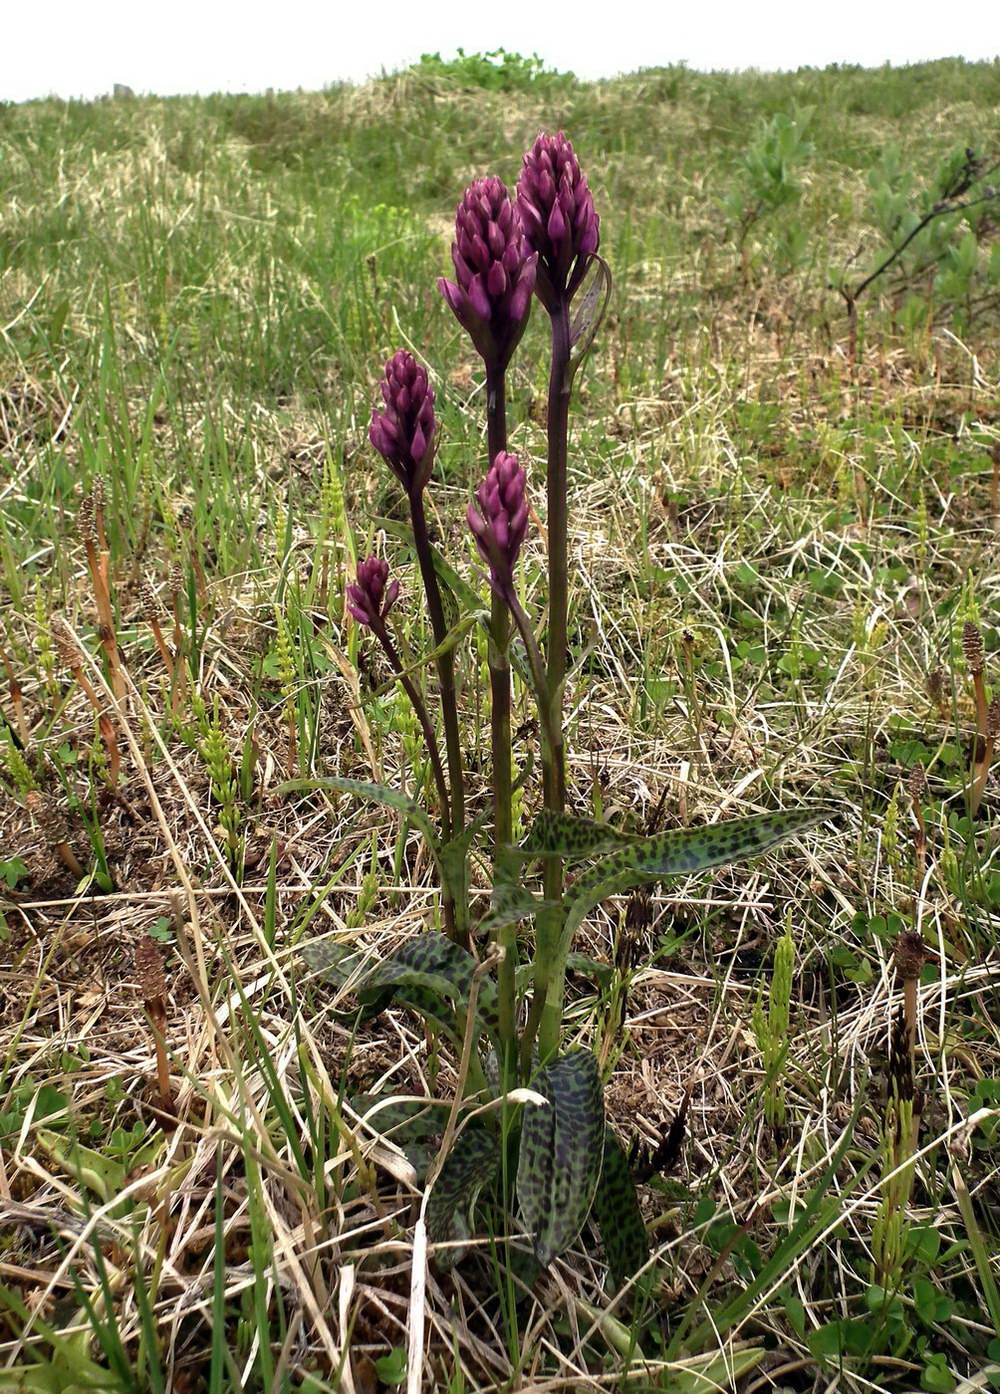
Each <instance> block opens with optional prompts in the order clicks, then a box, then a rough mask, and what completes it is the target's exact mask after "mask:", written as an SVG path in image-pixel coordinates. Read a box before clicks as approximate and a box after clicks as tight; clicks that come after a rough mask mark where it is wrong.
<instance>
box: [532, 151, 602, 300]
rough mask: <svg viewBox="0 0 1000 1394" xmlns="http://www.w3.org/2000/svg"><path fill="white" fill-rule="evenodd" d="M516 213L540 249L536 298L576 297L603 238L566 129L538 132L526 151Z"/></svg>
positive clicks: (538, 250) (592, 200) (534, 243)
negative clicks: (575, 293)
mask: <svg viewBox="0 0 1000 1394" xmlns="http://www.w3.org/2000/svg"><path fill="white" fill-rule="evenodd" d="M517 213H518V218H519V220H520V223H521V227H522V229H523V231H524V236H525V240H526V241H527V243H528V245H529V248H530V249H531V250H533V251H535V252H536V253H537V254H538V265H537V270H536V285H535V289H536V292H537V294H538V298H539V299H540V300H541V302H542V304H543V305H544V306H545V308H546V309H547V310H551V309H553V308H554V306H555V305H556V304H557V303H558V301H559V300H560V299H563V298H565V299H567V300H568V299H571V298H572V296H573V293H574V291H575V290H576V289H577V287H578V286H579V285H580V282H581V281H582V280H583V278H584V276H585V275H586V272H587V267H588V265H589V263H590V258H591V257H592V256H593V255H594V253H595V252H596V251H597V249H598V247H599V246H600V243H601V236H600V220H599V219H598V216H597V212H596V210H595V208H594V197H593V195H592V194H591V192H590V189H589V188H588V187H587V176H586V175H585V174H584V173H583V171H582V170H581V169H580V162H579V160H578V159H577V158H576V155H575V153H574V151H573V144H572V142H571V141H569V140H567V139H566V137H565V135H564V134H563V133H562V131H560V132H559V134H558V135H555V136H549V135H544V134H542V135H540V136H539V137H538V139H537V140H536V141H535V143H534V145H533V146H532V147H531V149H530V150H529V151H528V153H527V154H526V155H525V157H524V165H523V168H522V170H521V175H520V178H519V179H518V181H517Z"/></svg>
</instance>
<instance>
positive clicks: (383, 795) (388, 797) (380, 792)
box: [274, 775, 440, 861]
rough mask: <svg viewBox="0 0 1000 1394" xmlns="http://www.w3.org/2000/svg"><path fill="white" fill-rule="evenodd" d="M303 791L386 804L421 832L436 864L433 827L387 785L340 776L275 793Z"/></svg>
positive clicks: (296, 782) (290, 784)
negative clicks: (324, 791)
mask: <svg viewBox="0 0 1000 1394" xmlns="http://www.w3.org/2000/svg"><path fill="white" fill-rule="evenodd" d="M306 789H334V790H336V791H337V793H340V794H358V795H359V796H360V797H361V798H363V799H370V800H371V802H372V803H380V804H385V805H386V807H388V808H394V809H396V811H397V812H398V813H403V814H405V815H406V817H407V818H409V820H410V822H411V823H412V824H413V826H414V827H415V828H419V829H420V831H421V832H422V833H423V835H424V837H425V838H426V840H427V845H428V847H429V848H430V850H431V852H432V854H433V856H434V860H435V861H438V857H439V852H440V848H439V844H438V837H437V833H436V831H435V829H434V824H433V823H432V822H431V820H430V819H429V818H428V816H427V814H426V813H425V812H424V810H423V809H422V808H421V807H420V805H419V804H418V803H417V802H416V801H415V800H414V799H411V798H410V797H409V795H407V794H403V793H400V791H399V790H398V789H390V788H389V787H388V785H386V784H375V783H373V782H372V781H370V780H367V779H343V778H341V777H340V776H339V775H333V776H330V777H329V778H327V779H290V780H288V781H287V782H286V783H284V784H279V785H278V786H277V788H276V789H275V790H274V792H275V793H276V794H292V793H297V792H299V791H302V790H306Z"/></svg>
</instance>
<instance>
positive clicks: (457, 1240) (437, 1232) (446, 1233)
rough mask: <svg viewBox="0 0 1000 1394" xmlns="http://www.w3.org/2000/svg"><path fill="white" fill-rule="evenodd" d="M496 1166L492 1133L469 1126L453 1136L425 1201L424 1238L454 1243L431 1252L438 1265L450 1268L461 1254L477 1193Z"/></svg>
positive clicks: (468, 1235) (497, 1154) (496, 1150)
mask: <svg viewBox="0 0 1000 1394" xmlns="http://www.w3.org/2000/svg"><path fill="white" fill-rule="evenodd" d="M499 1165H500V1144H499V1142H498V1140H497V1138H496V1137H495V1136H494V1135H493V1134H492V1133H487V1132H486V1131H485V1130H483V1129H479V1128H472V1127H470V1128H466V1129H465V1131H464V1132H462V1133H460V1134H459V1135H458V1137H457V1138H456V1139H455V1142H454V1144H453V1146H452V1149H451V1151H450V1152H449V1153H448V1156H447V1157H446V1158H445V1162H444V1165H443V1166H442V1168H441V1170H440V1172H439V1173H438V1177H437V1180H436V1181H435V1182H434V1189H433V1190H432V1191H431V1194H430V1199H429V1200H428V1202H427V1237H428V1239H430V1240H431V1242H432V1243H434V1244H454V1245H456V1246H457V1247H455V1248H448V1249H442V1250H441V1252H440V1253H437V1254H435V1261H436V1262H437V1264H438V1266H439V1267H440V1268H450V1267H451V1266H452V1264H455V1263H458V1261H459V1260H460V1259H461V1258H462V1256H463V1255H464V1254H465V1252H466V1249H467V1247H468V1245H467V1241H468V1240H469V1239H470V1238H471V1237H472V1232H473V1224H472V1212H473V1210H474V1209H475V1205H476V1201H477V1199H478V1198H479V1192H480V1191H481V1190H482V1189H483V1187H484V1186H485V1185H487V1184H488V1183H489V1182H490V1181H492V1180H493V1178H494V1176H496V1174H497V1168H498V1167H499Z"/></svg>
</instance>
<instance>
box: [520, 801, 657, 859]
mask: <svg viewBox="0 0 1000 1394" xmlns="http://www.w3.org/2000/svg"><path fill="white" fill-rule="evenodd" d="M636 840H637V839H636V838H634V837H629V836H628V834H627V833H620V832H616V831H615V829H614V828H611V827H609V826H608V824H607V823H597V822H595V821H594V819H593V818H577V817H576V816H575V814H572V813H557V812H556V811H555V810H553V809H550V808H543V809H541V810H540V811H539V812H538V813H537V814H536V816H535V821H534V822H533V823H532V825H531V827H530V828H529V829H528V835H527V837H526V838H525V839H524V841H523V842H522V843H521V845H520V846H519V847H517V848H514V849H513V850H514V852H515V853H516V854H517V855H518V856H521V857H524V858H529V859H533V858H535V857H565V858H566V859H567V860H568V861H579V860H580V858H581V857H592V856H594V855H595V854H596V853H597V852H610V851H612V850H613V849H614V848H617V847H625V846H628V845H630V844H632V843H634V842H635V841H636Z"/></svg>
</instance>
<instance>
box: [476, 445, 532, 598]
mask: <svg viewBox="0 0 1000 1394" xmlns="http://www.w3.org/2000/svg"><path fill="white" fill-rule="evenodd" d="M467 517H468V520H469V527H470V529H471V530H472V535H473V537H474V538H475V539H476V546H477V547H478V548H479V554H480V556H481V557H482V558H483V560H484V561H485V562H487V563H488V565H489V568H490V583H491V584H492V586H493V588H494V590H497V591H499V592H500V593H503V591H504V589H505V588H506V587H508V586H511V585H513V583H514V566H515V565H516V563H517V557H518V553H519V552H520V550H521V543H522V542H523V541H524V539H525V536H526V534H527V531H528V499H527V495H526V493H525V474H524V470H523V469H522V468H521V466H520V465H519V464H518V462H517V456H516V455H508V454H507V452H506V451H505V450H501V451H499V452H498V454H497V457H496V459H495V460H494V461H493V464H492V465H491V466H490V470H489V473H488V474H487V476H486V478H485V479H484V480H483V482H482V484H480V486H479V488H478V489H477V490H476V502H475V503H470V504H469V510H468V514H467Z"/></svg>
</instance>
